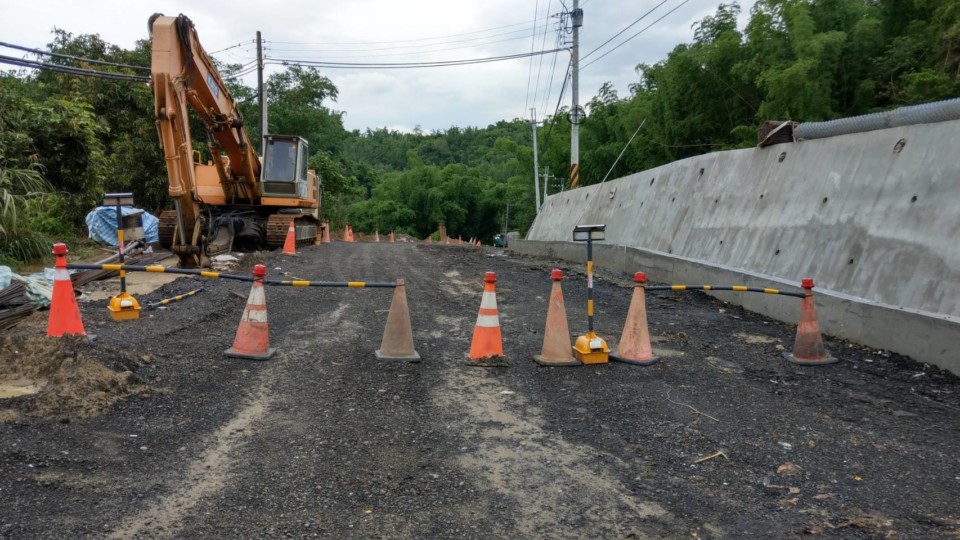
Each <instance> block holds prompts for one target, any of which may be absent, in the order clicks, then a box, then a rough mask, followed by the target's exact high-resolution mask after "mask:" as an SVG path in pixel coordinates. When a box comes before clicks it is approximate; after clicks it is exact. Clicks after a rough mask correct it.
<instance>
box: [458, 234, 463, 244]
mask: <svg viewBox="0 0 960 540" xmlns="http://www.w3.org/2000/svg"><path fill="white" fill-rule="evenodd" d="M457 245H458V246H462V245H463V238H460V235H457Z"/></svg>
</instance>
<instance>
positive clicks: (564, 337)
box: [533, 268, 580, 366]
mask: <svg viewBox="0 0 960 540" xmlns="http://www.w3.org/2000/svg"><path fill="white" fill-rule="evenodd" d="M550 278H551V279H552V280H553V285H552V286H551V288H550V297H549V300H548V301H547V303H548V308H547V322H546V326H545V327H544V330H543V347H542V348H541V350H540V354H536V355H534V356H533V360H534V361H535V362H536V363H538V364H540V365H541V366H579V365H580V361H579V360H577V359H576V357H574V356H573V352H572V351H573V349H571V347H570V327H569V326H568V325H567V308H566V306H565V305H564V303H563V289H562V287H561V285H560V280H561V279H563V273H562V272H561V271H560V269H559V268H557V269H554V270H553V272H551V273H550Z"/></svg>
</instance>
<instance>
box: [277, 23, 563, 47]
mask: <svg viewBox="0 0 960 540" xmlns="http://www.w3.org/2000/svg"><path fill="white" fill-rule="evenodd" d="M548 27H549V25H548V24H544V25H538V24H536V22H534V25H533V26H531V27H530V28H521V29H520V30H511V31H510V32H502V33H500V34H491V35H489V36H478V37H473V38H468V39H455V40H451V41H438V42H436V43H422V44H419V45H391V46H389V47H364V48H361V49H313V48H295V49H291V48H289V47H273V46H272V45H273V44H277V43H280V44H282V43H283V42H281V41H264V43H265V44H267V45H271V47H270V49H271V50H274V51H284V52H297V51H302V52H369V51H393V50H397V49H422V48H425V47H435V46H439V45H450V44H455V43H469V42H472V41H480V40H485V39H490V38H495V37H501V36H509V35H511V34H518V33H526V32H529V31H531V30H533V32H534V33H536V34H538V35H539V32H540V31H541V30H545V29H546V28H548ZM524 37H525V36H520V37H517V38H507V39H505V40H503V41H509V40H511V39H523V38H524ZM498 42H499V41H498V40H495V41H492V42H490V43H498ZM378 44H379V43H372V44H371V45H378ZM331 45H336V44H331ZM348 45H349V44H348ZM354 45H363V44H354ZM477 45H483V43H479V44H477Z"/></svg>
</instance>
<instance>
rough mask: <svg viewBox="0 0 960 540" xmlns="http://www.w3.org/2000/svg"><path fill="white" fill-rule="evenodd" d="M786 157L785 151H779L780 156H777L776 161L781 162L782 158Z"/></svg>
mask: <svg viewBox="0 0 960 540" xmlns="http://www.w3.org/2000/svg"><path fill="white" fill-rule="evenodd" d="M785 159H787V153H786V152H780V157H778V158H777V163H783V160H785Z"/></svg>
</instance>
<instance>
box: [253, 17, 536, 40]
mask: <svg viewBox="0 0 960 540" xmlns="http://www.w3.org/2000/svg"><path fill="white" fill-rule="evenodd" d="M546 19H547V17H545V18H543V19H539V20H546ZM536 22H537V20H536V19H535V20H534V24H536ZM525 24H530V23H529V21H523V22H519V23H514V24H506V25H503V26H496V27H494V28H487V29H484V30H475V31H473V32H463V33H460V34H449V35H446V36H436V37H428V38H416V39H400V40H396V41H365V42H364V41H359V42H356V41H355V42H339V43H337V42H329V41H327V42H324V41H313V42H310V41H271V42H269V43H281V44H284V45H387V44H390V43H411V42H414V41H433V40H435V39H446V38H454V37H461V36H469V35H472V34H481V33H484V32H490V31H491V30H500V29H503V28H512V27H514V26H521V25H525ZM518 31H519V30H518ZM524 31H525V30H524ZM508 33H512V32H508ZM488 37H492V36H488Z"/></svg>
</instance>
